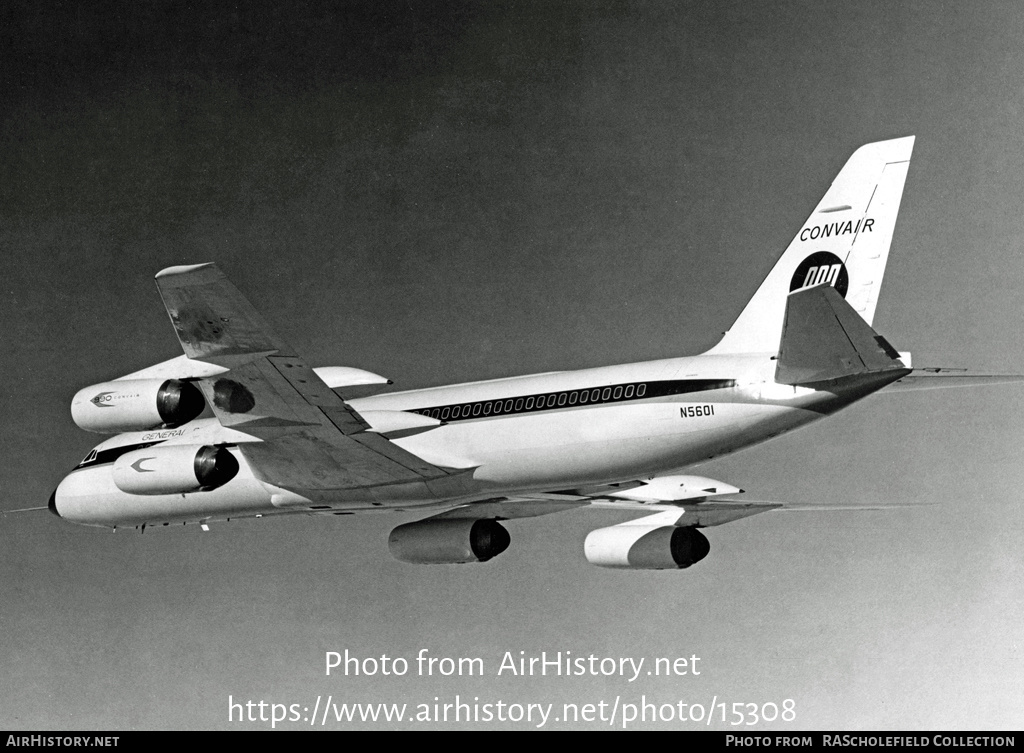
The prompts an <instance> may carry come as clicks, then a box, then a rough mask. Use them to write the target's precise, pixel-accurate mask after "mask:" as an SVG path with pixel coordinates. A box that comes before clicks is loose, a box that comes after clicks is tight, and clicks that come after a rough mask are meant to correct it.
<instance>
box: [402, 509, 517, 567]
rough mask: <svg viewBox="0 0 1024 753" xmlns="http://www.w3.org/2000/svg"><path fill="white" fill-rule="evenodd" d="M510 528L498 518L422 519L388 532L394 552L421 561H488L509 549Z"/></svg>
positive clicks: (429, 563) (405, 558) (423, 563)
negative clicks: (507, 529)
mask: <svg viewBox="0 0 1024 753" xmlns="http://www.w3.org/2000/svg"><path fill="white" fill-rule="evenodd" d="M511 540H512V539H511V537H509V535H508V531H506V530H505V529H504V528H502V527H501V525H500V524H499V523H498V521H496V520H421V521H418V522H416V523H406V524H405V525H401V526H398V528H396V529H394V530H393V531H392V532H391V535H390V536H388V548H389V549H391V554H392V555H393V556H394V557H395V558H396V559H400V560H402V561H403V562H413V563H416V564H419V565H450V564H458V563H463V562H486V561H487V560H489V559H491V558H492V557H497V556H498V555H499V554H501V553H502V552H504V551H505V550H506V549H508V545H509V543H510V542H511Z"/></svg>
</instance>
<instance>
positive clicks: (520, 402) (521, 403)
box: [516, 398, 523, 410]
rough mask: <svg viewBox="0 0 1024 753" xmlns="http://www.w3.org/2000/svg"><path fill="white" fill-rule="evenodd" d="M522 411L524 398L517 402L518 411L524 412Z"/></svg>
mask: <svg viewBox="0 0 1024 753" xmlns="http://www.w3.org/2000/svg"><path fill="white" fill-rule="evenodd" d="M522 409H523V398H519V399H518V400H516V410H522Z"/></svg>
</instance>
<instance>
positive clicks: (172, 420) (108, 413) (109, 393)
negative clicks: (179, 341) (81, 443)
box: [71, 379, 206, 434]
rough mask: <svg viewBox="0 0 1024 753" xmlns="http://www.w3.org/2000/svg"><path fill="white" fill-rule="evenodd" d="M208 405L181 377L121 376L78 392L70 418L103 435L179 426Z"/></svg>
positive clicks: (194, 416)
mask: <svg viewBox="0 0 1024 753" xmlns="http://www.w3.org/2000/svg"><path fill="white" fill-rule="evenodd" d="M205 407H206V400H205V399H204V398H203V393H202V392H200V391H199V388H198V387H196V386H195V385H194V384H192V383H191V382H183V381H181V380H179V379H120V380H116V381H113V382H102V383H101V384H94V385H92V386H90V387H86V388H84V389H81V390H79V391H78V393H77V394H76V395H75V397H74V399H73V400H72V401H71V417H72V418H73V419H74V421H75V423H76V424H78V426H79V428H82V429H85V430H86V431H95V432H98V433H100V434H118V433H120V432H123V431H145V430H146V429H152V428H154V427H156V426H160V425H161V424H163V425H167V426H180V425H181V424H185V423H188V422H189V421H191V420H192V419H193V418H196V417H197V416H198V415H199V414H200V413H202V412H203V409H204V408H205Z"/></svg>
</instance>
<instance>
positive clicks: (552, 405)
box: [548, 395, 555, 408]
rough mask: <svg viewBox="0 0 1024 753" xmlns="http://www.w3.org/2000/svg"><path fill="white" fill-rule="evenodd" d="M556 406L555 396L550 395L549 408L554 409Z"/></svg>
mask: <svg viewBox="0 0 1024 753" xmlns="http://www.w3.org/2000/svg"><path fill="white" fill-rule="evenodd" d="M554 405H555V396H554V395H548V407H549V408H552V407H554Z"/></svg>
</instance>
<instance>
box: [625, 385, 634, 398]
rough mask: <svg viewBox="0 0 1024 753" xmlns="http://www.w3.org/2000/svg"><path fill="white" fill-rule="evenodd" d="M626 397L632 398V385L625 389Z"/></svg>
mask: <svg viewBox="0 0 1024 753" xmlns="http://www.w3.org/2000/svg"><path fill="white" fill-rule="evenodd" d="M626 397H633V385H629V386H628V387H626Z"/></svg>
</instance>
